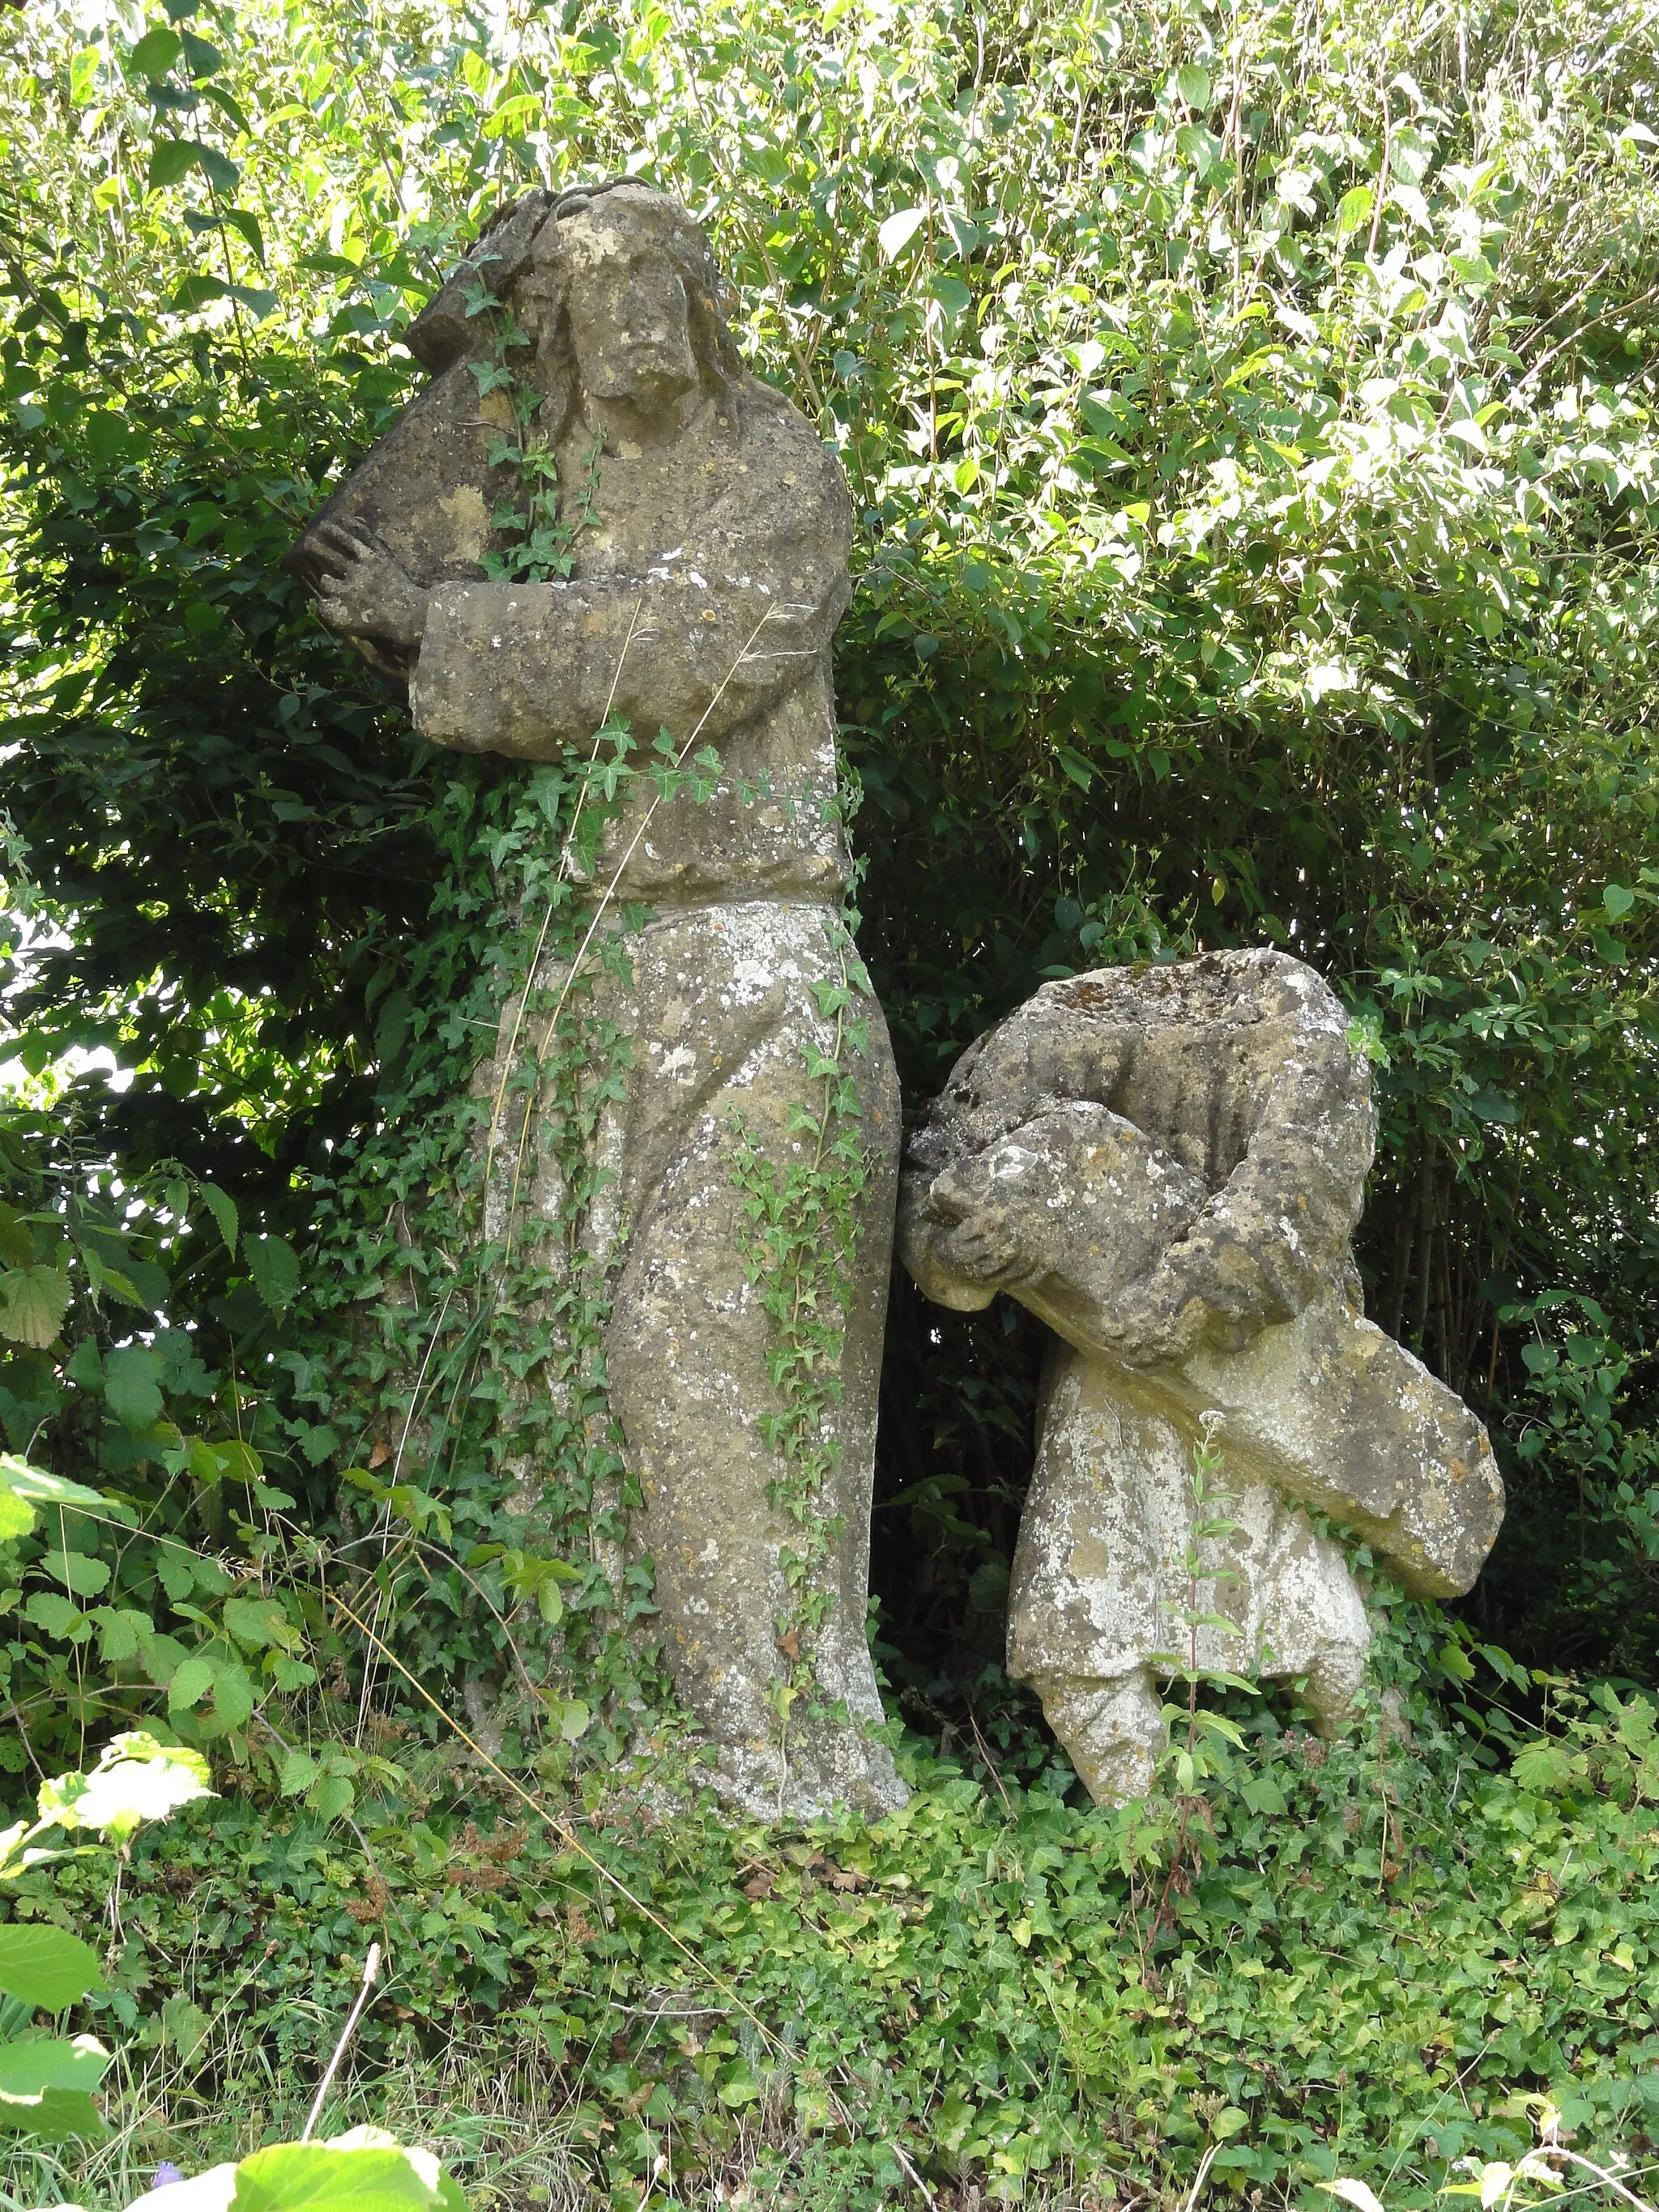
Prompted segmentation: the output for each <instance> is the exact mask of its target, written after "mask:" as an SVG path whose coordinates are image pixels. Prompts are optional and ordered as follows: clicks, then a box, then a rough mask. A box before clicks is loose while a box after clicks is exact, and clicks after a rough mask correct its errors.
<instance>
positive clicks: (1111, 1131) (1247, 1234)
mask: <svg viewBox="0 0 1659 2212" xmlns="http://www.w3.org/2000/svg"><path fill="white" fill-rule="evenodd" d="M1373 1139H1374V1125H1373V1117H1372V1111H1371V1101H1370V1071H1369V1069H1368V1067H1367V1066H1366V1063H1365V1061H1364V1058H1363V1057H1362V1055H1361V1054H1358V1052H1356V1051H1355V1050H1354V1049H1353V1048H1352V1046H1351V1045H1350V1044H1349V1042H1348V1039H1347V1024H1346V1017H1345V1016H1344V1014H1343V1012H1342V1009H1341V1007H1340V1005H1339V1003H1338V1001H1337V1000H1336V998H1335V997H1334V994H1332V992H1331V991H1330V990H1329V989H1328V987H1327V986H1326V985H1325V983H1324V982H1323V981H1322V980H1321V979H1320V978H1319V976H1317V975H1316V974H1315V973H1314V971H1313V970H1312V969H1310V968H1308V967H1306V966H1304V964H1303V963H1301V962H1300V961H1297V960H1292V959H1291V958H1289V957H1286V956H1285V955H1284V954H1282V953H1279V952H1274V951H1237V952H1218V953H1206V954H1205V955H1203V956H1201V957H1200V958H1198V959H1195V960H1188V961H1184V962H1181V963H1176V964H1174V965H1171V966H1166V967H1156V968H1136V969H1128V968H1120V969H1099V970H1097V971H1096V972H1095V973H1094V974H1092V975H1079V976H1074V977H1072V978H1070V979H1068V980H1067V981H1063V982H1057V983H1050V984H1048V985H1046V986H1045V987H1043V988H1042V990H1041V991H1039V992H1038V993H1037V994H1036V997H1035V998H1033V999H1031V1000H1029V1001H1028V1002H1027V1004H1026V1005H1025V1006H1023V1007H1021V1008H1020V1009H1019V1011H1018V1012H1017V1013H1015V1014H1013V1015H1012V1016H1011V1017H1010V1018H1008V1019H1007V1020H1006V1021H1005V1022H1003V1023H1001V1024H1000V1025H999V1026H998V1027H997V1028H995V1029H994V1030H990V1031H988V1032H987V1035H986V1036H982V1037H981V1039H980V1040H979V1042H977V1043H976V1044H975V1045H973V1046H971V1047H970V1048H969V1050H968V1051H967V1052H966V1053H964V1054H963V1057H962V1059H961V1060H959V1061H958V1062H957V1066H956V1068H955V1070H954V1071H953V1073H952V1074H951V1079H950V1082H949V1083H948V1085H946V1087H945V1091H944V1093H943V1095H942V1096H941V1097H939V1099H938V1100H937V1101H936V1102H935V1103H934V1105H933V1109H932V1111H931V1113H930V1115H929V1116H928V1119H927V1122H926V1124H925V1126H924V1127H922V1128H921V1131H920V1132H919V1133H917V1135H916V1136H915V1139H914V1140H913V1142H912V1144H911V1146H910V1151H909V1155H908V1162H907V1165H906V1171H905V1175H904V1180H903V1185H902V1194H901V1199H900V1212H899V1237H900V1249H901V1250H902V1255H903V1258H904V1261H905V1264H906V1265H907V1266H908V1268H909V1270H910V1272H911V1273H912V1274H913V1275H914V1276H915V1279H916V1281H917V1283H918V1285H920V1286H921V1289H922V1290H923V1291H925V1292H926V1293H927V1296H928V1297H932V1298H934V1299H936V1300H938V1301H939V1303H940V1304H944V1305H947V1306H952V1307H956V1308H957V1309H960V1310H971V1309H973V1308H976V1307H981V1306H986V1305H988V1304H990V1303H991V1301H992V1299H993V1298H994V1297H995V1296H996V1294H997V1292H998V1291H1007V1292H1008V1293H1009V1294H1010V1295H1011V1296H1012V1297H1016V1298H1018V1300H1019V1301H1020V1302H1021V1303H1022V1304H1024V1305H1025V1306H1027V1307H1029V1308H1030V1310H1031V1311H1032V1312H1033V1313H1035V1314H1036V1315H1038V1316H1040V1317H1041V1318H1042V1320H1044V1321H1045V1322H1048V1325H1049V1327H1050V1328H1053V1329H1054V1331H1055V1332H1056V1333H1057V1335H1058V1338H1059V1341H1058V1342H1057V1343H1056V1344H1055V1345H1054V1347H1053V1350H1052V1352H1051V1355H1050V1358H1049V1360H1048V1367H1047V1370H1046V1373H1045V1376H1044V1379H1043V1384H1042V1397H1041V1403H1040V1407H1039V1431H1038V1444H1037V1456H1036V1468H1035V1471H1034V1474H1033V1476H1032V1481H1031V1489H1030V1498H1029V1500H1028V1502H1027V1504H1026V1508H1025V1513H1024V1520H1023V1522H1022V1524H1021V1528H1020V1534H1019V1541H1018V1547H1017V1550H1016V1553H1015V1558H1014V1566H1013V1576H1012V1584H1011V1588H1010V1591H1009V1611H1008V1666H1009V1671H1010V1673H1011V1674H1013V1675H1014V1676H1015V1678H1016V1679H1017V1680H1024V1681H1029V1682H1030V1684H1031V1685H1032V1686H1033V1687H1034V1688H1035V1689H1036V1691H1037V1692H1038V1694H1039V1695H1040V1696H1041V1698H1042V1704H1043V1710H1044V1711H1045V1712H1046V1714H1047V1715H1048V1721H1049V1724H1050V1725H1051V1726H1052V1728H1053V1729H1054V1734H1055V1735H1057V1736H1058V1737H1059V1739H1060V1742H1061V1743H1062V1744H1063V1745H1064V1746H1065V1747H1066V1750H1067V1752H1068V1753H1070V1755H1071V1758H1072V1761H1073V1765H1075V1767H1076V1769H1077V1771H1078V1773H1079V1777H1080V1778H1081V1779H1082V1780H1083V1782H1084V1783H1085V1786H1086V1787H1087V1788H1088V1790H1090V1792H1091V1795H1092V1796H1094V1797H1095V1798H1096V1799H1097V1800H1098V1801H1099V1802H1103V1803H1121V1802H1125V1801H1127V1800H1128V1799H1130V1798H1133V1797H1136V1796H1140V1795H1142V1794H1144V1792H1145V1791H1146V1789H1147V1787H1148V1786H1149V1784H1150V1783H1151V1780H1152V1771H1153V1768H1154V1765H1155V1764H1156V1760H1157V1758H1158V1753H1159V1751H1160V1750H1161V1749H1162V1747H1163V1745H1164V1723H1163V1717H1162V1708H1161V1700H1160V1697H1159V1694H1158V1677H1159V1676H1160V1674H1162V1675H1167V1674H1170V1672H1172V1671H1173V1670H1174V1667H1175V1665H1176V1664H1181V1665H1185V1664H1187V1663H1188V1661H1189V1658H1190V1656H1191V1654H1192V1645H1191V1643H1190V1641H1189V1638H1190V1637H1191V1634H1192V1632H1191V1630H1190V1628H1189V1626H1188V1616H1189V1615H1190V1614H1192V1613H1200V1614H1210V1615H1213V1616H1217V1617H1219V1618H1222V1619H1225V1620H1227V1621H1228V1622H1229V1623H1230V1624H1231V1625H1230V1626H1229V1627H1228V1628H1226V1629H1220V1628H1216V1627H1200V1629H1199V1630H1198V1631H1197V1632H1196V1657H1197V1663H1198V1665H1199V1667H1200V1668H1203V1669H1206V1670H1223V1671H1226V1672H1229V1673H1234V1674H1237V1673H1240V1672H1244V1671H1249V1672H1253V1673H1255V1674H1261V1675H1268V1676H1273V1675H1279V1676H1290V1675H1295V1676H1301V1677H1304V1678H1305V1682H1304V1692H1303V1695H1304V1700H1305V1702H1306V1704H1307V1705H1308V1706H1309V1707H1310V1710H1311V1711H1312V1713H1313V1715H1314V1717H1315V1722H1316V1726H1317V1727H1318V1729H1319V1730H1320V1732H1321V1734H1322V1735H1329V1734H1332V1733H1334V1731H1335V1730H1336V1729H1338V1728H1340V1725H1341V1723H1343V1721H1344V1719H1345V1718H1346V1716H1347V1715H1348V1714H1349V1712H1350V1711H1351V1710H1352V1702H1353V1699H1354V1696H1355V1694H1356V1692H1358V1689H1359V1687H1360V1685H1361V1682H1362V1680H1363V1679H1364V1662H1365V1655H1366V1652H1367V1650H1368V1648H1369V1646H1370V1626H1369V1625H1368V1622H1367V1620H1366V1614H1365V1608H1364V1603H1363V1601H1362V1600H1361V1598H1360V1595H1359V1592H1358V1589H1356V1588H1355V1585H1354V1582H1353V1578H1352V1575H1351V1574H1350V1572H1349V1570H1348V1566H1347V1564H1346V1559H1344V1557H1343V1554H1342V1553H1341V1551H1340V1548H1339V1547H1338V1546H1337V1545H1336V1544H1335V1543H1334V1542H1333V1541H1331V1540H1330V1539H1329V1538H1328V1537H1327V1536H1322V1535H1320V1534H1316V1531H1315V1529H1314V1528H1313V1526H1312V1525H1311V1523H1310V1521H1309V1518H1308V1515H1307V1512H1306V1511H1305V1510H1304V1508H1306V1507H1309V1506H1311V1507H1313V1508H1314V1509H1316V1510H1319V1511H1322V1512H1326V1513H1329V1514H1332V1515H1334V1516H1336V1517H1338V1518H1340V1519H1341V1520H1343V1521H1345V1522H1348V1523H1349V1524H1350V1525H1351V1526H1352V1527H1353V1528H1357V1529H1358V1531H1359V1533H1360V1534H1362V1535H1364V1537H1365V1538H1366V1539H1367V1540H1368V1541H1370V1543H1371V1544H1372V1546H1373V1547H1375V1548H1376V1550H1378V1551H1379V1552H1381V1553H1383V1554H1384V1555H1385V1556H1386V1557H1387V1558H1388V1559H1389V1561H1390V1562H1391V1564H1392V1566H1393V1569H1394V1571H1395V1573H1396V1574H1397V1575H1398V1576H1399V1577H1400V1579H1401V1581H1402V1582H1403V1583H1405V1585H1406V1587H1407V1589H1411V1590H1413V1591H1415V1592H1418V1593H1420V1594H1423V1595H1438V1596H1449V1595H1455V1594H1456V1593H1458V1592H1461V1591H1462V1590H1465V1589H1468V1587H1469V1586H1470V1584H1471V1583H1473V1582H1474V1577H1475V1576H1476V1575H1477V1574H1478V1573H1479V1571H1480V1566H1481V1564H1482V1562H1483V1561H1484V1559H1486V1554H1487V1553H1488V1552H1489V1551H1490V1550H1491V1548H1492V1542H1493V1541H1494V1539H1495V1538H1496V1536H1497V1534H1498V1525H1499V1522H1501V1520H1502V1518H1503V1511H1504V1491H1503V1485H1502V1483H1501V1481H1500V1480H1499V1478H1498V1470H1497V1468H1496V1466H1495V1464H1494V1462H1493V1460H1492V1451H1491V1448H1490V1446H1489V1444H1488V1443H1487V1439H1486V1431H1484V1429H1482V1427H1481V1426H1480V1423H1479V1422H1478V1421H1477V1420H1476V1419H1475V1417H1474V1414H1473V1413H1470V1412H1469V1410H1468V1407H1466V1406H1464V1404H1463V1403H1462V1400H1461V1399H1459V1398H1457V1397H1456V1396H1455V1395H1454V1394H1453V1392H1451V1391H1450V1390H1449V1389H1447V1388H1446V1386H1445V1385H1444V1384H1443V1383H1440V1382H1438V1381H1437V1380H1436V1379H1435V1377H1434V1376H1431V1374H1430V1373H1429V1372H1428V1370H1427V1369H1426V1368H1425V1367H1424V1366H1423V1364H1421V1362H1420V1361H1419V1360H1417V1359H1415V1358H1413V1357H1412V1355H1411V1354H1410V1353H1409V1352H1406V1351H1405V1350H1403V1349H1402V1347H1401V1346H1399V1345H1397V1344H1395V1342H1394V1341H1393V1340H1392V1339H1390V1338H1389V1337H1387V1336H1385V1335H1384V1334H1383V1332H1382V1331H1381V1330H1380V1329H1378V1328H1376V1327H1375V1326H1374V1325H1373V1324H1372V1323H1370V1322H1367V1321H1365V1320H1364V1319H1363V1318H1362V1316H1361V1310H1360V1297H1359V1284H1358V1275H1357V1273H1356V1272H1355V1269H1354V1266H1353V1261H1352V1252H1351V1249H1350V1240H1351V1238H1352V1233H1353V1229H1354V1225H1355V1224H1356V1222H1357V1221H1358V1218H1359V1212H1360V1206H1361V1203H1362V1199H1363V1194H1364V1182H1365V1176H1366V1173H1367V1171H1368V1170H1369V1169H1370V1163H1371V1156H1372V1150H1373ZM1206 1416H1207V1417H1212V1419H1213V1421H1214V1425H1216V1427H1217V1429H1218V1440H1219V1442H1220V1444H1221V1448H1222V1450H1223V1452H1224V1454H1225V1468H1226V1473H1225V1491H1226V1493H1227V1495H1226V1504H1225V1510H1224V1516H1223V1517H1225V1519H1226V1520H1227V1521H1229V1522H1231V1523H1232V1528H1231V1533H1230V1534H1227V1535H1225V1536H1221V1537H1215V1536H1212V1537H1208V1538H1204V1539H1201V1540H1200V1541H1198V1543H1197V1544H1196V1546H1195V1547H1194V1541H1193V1504H1192V1498H1193V1492H1192V1466H1193V1449H1194V1444H1195V1443H1197V1441H1198V1439H1199V1437H1200V1431H1201V1430H1202V1427H1203V1425H1204V1423H1205V1420H1206ZM1189 1553H1195V1556H1196V1558H1197V1560H1198V1562H1199V1565H1200V1569H1201V1576H1200V1580H1199V1583H1198V1587H1197V1589H1196V1592H1195V1593H1194V1590H1193V1589H1192V1585H1191V1578H1190V1576H1189V1566H1188V1560H1189ZM1194 1596H1195V1599H1196V1602H1195V1603H1194Z"/></svg>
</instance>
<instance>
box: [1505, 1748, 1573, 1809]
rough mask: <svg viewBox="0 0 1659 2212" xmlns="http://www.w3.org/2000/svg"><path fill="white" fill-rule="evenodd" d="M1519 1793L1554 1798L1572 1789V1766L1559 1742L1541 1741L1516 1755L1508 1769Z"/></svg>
mask: <svg viewBox="0 0 1659 2212" xmlns="http://www.w3.org/2000/svg"><path fill="white" fill-rule="evenodd" d="M1510 1771H1511V1772H1512V1773H1513V1774H1514V1776H1515V1778H1516V1781H1517V1782H1518V1783H1519V1784H1521V1787H1522V1789H1523V1790H1535V1791H1537V1792H1538V1794H1539V1795H1540V1796H1559V1793H1560V1792H1561V1791H1562V1790H1569V1789H1571V1786H1572V1765H1571V1760H1570V1759H1569V1758H1568V1756H1567V1753H1565V1751H1564V1750H1563V1749H1562V1747H1561V1746H1560V1745H1559V1743H1553V1742H1552V1741H1549V1740H1548V1739H1547V1738H1542V1739H1541V1740H1540V1741H1538V1742H1536V1743H1529V1744H1528V1745H1527V1746H1526V1747H1524V1749H1522V1750H1521V1751H1519V1752H1517V1753H1516V1757H1515V1762H1514V1765H1513V1766H1512V1768H1511V1770H1510Z"/></svg>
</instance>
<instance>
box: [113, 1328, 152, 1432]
mask: <svg viewBox="0 0 1659 2212" xmlns="http://www.w3.org/2000/svg"><path fill="white" fill-rule="evenodd" d="M166 1366H167V1362H166V1360H165V1359H164V1358H162V1356H161V1353H160V1352H156V1351H155V1350H153V1349H152V1348H151V1347H150V1346H149V1345H140V1344H130V1345H124V1346H122V1348H121V1349H120V1350H119V1351H118V1352H108V1353H106V1355H105V1358H104V1403H105V1404H106V1406H107V1407H109V1409H110V1411H111V1413H113V1414H114V1416H115V1418H116V1419H117V1420H118V1421H119V1422H120V1424H121V1425H122V1427H123V1428H126V1429H132V1430H135V1431H136V1430H143V1429H148V1428H149V1427H151V1426H153V1425H154V1424H155V1422H157V1421H159V1420H160V1419H161V1376H162V1374H163V1372H164V1371H165V1370H166Z"/></svg>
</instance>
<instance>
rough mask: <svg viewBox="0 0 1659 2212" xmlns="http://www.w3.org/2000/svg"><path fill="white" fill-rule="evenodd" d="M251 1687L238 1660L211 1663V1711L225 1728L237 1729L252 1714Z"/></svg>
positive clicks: (245, 1671) (246, 1674)
mask: <svg viewBox="0 0 1659 2212" xmlns="http://www.w3.org/2000/svg"><path fill="white" fill-rule="evenodd" d="M253 1706H254V1696H253V1685H252V1682H251V1681H250V1680H249V1679H248V1671H247V1668H246V1667H244V1666H243V1664H242V1663H241V1662H240V1659H218V1658H216V1659H215V1661H214V1662H213V1710H214V1711H215V1712H216V1714H217V1715H218V1716H219V1718H220V1719H221V1720H222V1721H223V1723H225V1725H226V1727H227V1728H233V1729H239V1728H240V1727H241V1726H242V1724H243V1723H244V1722H245V1721H246V1720H247V1718H248V1717H249V1716H250V1715H251V1714H252V1711H253Z"/></svg>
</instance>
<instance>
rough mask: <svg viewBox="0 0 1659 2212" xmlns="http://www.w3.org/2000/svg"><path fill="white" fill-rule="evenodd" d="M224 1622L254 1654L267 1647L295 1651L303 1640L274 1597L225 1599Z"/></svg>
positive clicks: (284, 1609) (285, 1611)
mask: <svg viewBox="0 0 1659 2212" xmlns="http://www.w3.org/2000/svg"><path fill="white" fill-rule="evenodd" d="M224 1623H225V1626H226V1627H227V1628H228V1630H229V1631H230V1632H231V1634H232V1635H233V1636H234V1638H236V1640H237V1642H238V1643H239V1644H247V1645H248V1646H249V1647H250V1649H252V1650H256V1651H257V1650H264V1649H265V1648H266V1647H267V1646H268V1645H270V1644H275V1645H276V1648H277V1649H278V1650H282V1651H295V1650H298V1649H299V1648H300V1646H301V1644H302V1643H303V1642H304V1641H305V1639H304V1638H303V1637H302V1636H301V1633H300V1631H299V1630H298V1629H297V1628H296V1627H295V1626H294V1623H293V1622H292V1621H291V1620H289V1617H288V1613H287V1610H286V1608H285V1607H283V1606H282V1605H280V1604H278V1602H277V1601H276V1599H275V1598H274V1597H259V1598H252V1597H230V1598H227V1599H226V1600H225V1608H224Z"/></svg>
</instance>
